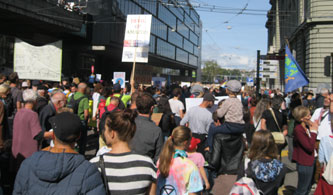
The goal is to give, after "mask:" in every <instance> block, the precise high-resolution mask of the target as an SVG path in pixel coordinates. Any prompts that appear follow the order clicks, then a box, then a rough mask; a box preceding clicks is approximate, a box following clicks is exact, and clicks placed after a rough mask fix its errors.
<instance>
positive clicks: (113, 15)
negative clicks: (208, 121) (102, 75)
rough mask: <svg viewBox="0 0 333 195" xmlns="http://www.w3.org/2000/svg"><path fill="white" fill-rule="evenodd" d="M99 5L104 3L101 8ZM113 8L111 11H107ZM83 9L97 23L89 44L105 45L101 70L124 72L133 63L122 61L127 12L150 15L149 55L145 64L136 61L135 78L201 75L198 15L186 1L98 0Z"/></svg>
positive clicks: (181, 78)
mask: <svg viewBox="0 0 333 195" xmlns="http://www.w3.org/2000/svg"><path fill="white" fill-rule="evenodd" d="M99 5H103V7H102V8H100V6H99ZM109 10H112V11H109ZM86 12H87V13H89V14H91V15H92V16H93V18H94V19H93V20H94V21H95V22H96V23H95V24H94V27H93V35H92V44H93V45H104V46H107V49H106V51H104V52H105V53H109V55H108V54H106V55H99V57H100V59H99V61H100V62H102V64H101V65H97V70H99V69H101V70H103V72H105V71H107V72H108V69H105V67H104V66H105V65H106V64H110V63H108V62H111V63H112V66H113V68H111V69H110V70H116V71H126V73H128V74H127V75H128V76H129V74H130V71H131V67H132V64H131V63H122V62H121V53H122V46H123V40H124V33H125V25H126V17H127V15H128V14H150V15H152V26H151V37H150V48H149V57H148V63H147V64H138V68H137V70H136V75H138V77H137V78H136V80H138V81H139V82H144V83H149V82H151V77H154V76H161V77H167V78H170V79H171V80H172V81H194V80H196V77H197V75H199V76H200V72H197V71H200V70H201V68H200V61H201V34H202V24H201V21H200V16H199V15H198V13H197V12H196V11H195V10H194V9H193V8H192V6H191V4H190V3H189V1H187V0H183V1H150V0H149V1H147V0H112V1H110V0H99V1H94V2H92V3H88V4H87V9H86Z"/></svg>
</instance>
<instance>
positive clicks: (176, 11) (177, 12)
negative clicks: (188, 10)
mask: <svg viewBox="0 0 333 195" xmlns="http://www.w3.org/2000/svg"><path fill="white" fill-rule="evenodd" d="M168 8H169V10H170V11H171V12H172V13H173V14H175V15H176V16H177V18H178V19H179V20H181V21H184V10H183V9H182V8H179V7H176V6H173V5H169V6H168Z"/></svg>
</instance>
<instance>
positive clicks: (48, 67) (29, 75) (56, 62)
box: [14, 39, 62, 82]
mask: <svg viewBox="0 0 333 195" xmlns="http://www.w3.org/2000/svg"><path fill="white" fill-rule="evenodd" d="M14 47H15V48H14V71H15V72H17V73H18V75H19V78H20V79H31V80H46V81H58V82H60V81H61V64H62V41H57V42H54V43H50V44H47V45H44V46H33V45H30V44H28V43H26V42H24V41H22V40H20V39H16V40H15V46H14Z"/></svg>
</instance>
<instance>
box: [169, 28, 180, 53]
mask: <svg viewBox="0 0 333 195" xmlns="http://www.w3.org/2000/svg"><path fill="white" fill-rule="evenodd" d="M168 42H170V43H173V44H175V45H177V46H178V47H180V48H183V37H182V36H181V35H180V34H178V33H177V32H173V31H172V30H171V29H170V28H169V32H168Z"/></svg>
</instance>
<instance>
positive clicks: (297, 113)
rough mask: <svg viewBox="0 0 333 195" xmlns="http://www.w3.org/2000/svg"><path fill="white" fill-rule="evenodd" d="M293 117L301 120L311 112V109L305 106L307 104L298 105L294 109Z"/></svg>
mask: <svg viewBox="0 0 333 195" xmlns="http://www.w3.org/2000/svg"><path fill="white" fill-rule="evenodd" d="M292 114H293V117H294V119H295V120H296V121H298V122H301V119H302V118H304V117H306V116H307V115H309V114H310V110H309V108H307V107H305V106H297V107H296V108H295V109H294V110H293V113H292Z"/></svg>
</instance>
